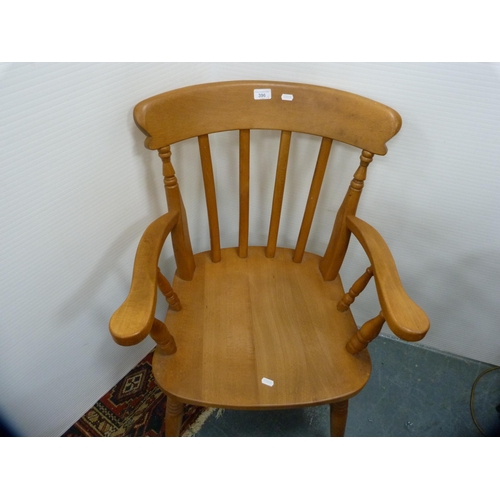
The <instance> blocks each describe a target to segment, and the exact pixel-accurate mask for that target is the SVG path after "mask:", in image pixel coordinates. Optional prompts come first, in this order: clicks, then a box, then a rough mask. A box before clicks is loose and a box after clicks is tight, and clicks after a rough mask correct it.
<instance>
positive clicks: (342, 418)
mask: <svg viewBox="0 0 500 500" xmlns="http://www.w3.org/2000/svg"><path fill="white" fill-rule="evenodd" d="M348 404H349V400H348V399H346V400H345V401H340V402H339V403H331V404H330V434H331V436H332V437H343V436H344V433H345V425H346V422H347V409H348Z"/></svg>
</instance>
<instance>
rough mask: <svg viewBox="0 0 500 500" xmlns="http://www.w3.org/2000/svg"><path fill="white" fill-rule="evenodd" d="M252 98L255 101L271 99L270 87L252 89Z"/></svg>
mask: <svg viewBox="0 0 500 500" xmlns="http://www.w3.org/2000/svg"><path fill="white" fill-rule="evenodd" d="M253 98H254V99H255V100H256V101H258V100H260V99H271V89H254V91H253Z"/></svg>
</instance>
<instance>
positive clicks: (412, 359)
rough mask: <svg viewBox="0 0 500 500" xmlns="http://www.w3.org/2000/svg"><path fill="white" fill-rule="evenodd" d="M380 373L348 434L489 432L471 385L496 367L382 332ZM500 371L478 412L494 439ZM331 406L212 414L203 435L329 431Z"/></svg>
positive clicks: (483, 389)
mask: <svg viewBox="0 0 500 500" xmlns="http://www.w3.org/2000/svg"><path fill="white" fill-rule="evenodd" d="M369 351H370V355H371V357H372V363H373V371H372V376H371V378H370V380H369V382H368V384H367V385H366V387H365V388H364V389H363V391H362V392H361V393H360V394H358V395H357V396H355V397H354V398H352V399H351V401H350V403H349V416H348V420H347V428H346V436H481V435H482V434H481V433H480V431H479V430H478V429H477V427H476V426H475V424H474V422H473V419H472V416H471V412H470V395H471V389H472V386H473V384H474V381H475V380H476V378H477V377H478V376H479V375H480V374H481V373H482V372H483V371H485V370H486V369H488V368H491V366H490V365H486V364H484V363H480V362H477V361H472V360H468V359H464V358H458V357H454V356H448V355H444V354H442V353H440V352H436V351H432V350H429V349H426V348H423V347H420V346H416V345H415V344H408V343H404V342H400V341H396V340H392V339H388V338H383V337H379V338H378V339H376V340H375V341H374V342H372V344H370V346H369ZM499 403H500V370H494V371H491V372H489V373H487V374H485V375H484V376H483V377H482V378H481V379H480V380H479V381H478V383H477V386H476V390H475V396H474V411H475V417H476V421H477V422H478V424H479V425H480V426H481V428H482V429H483V430H484V431H485V433H486V435H487V436H498V435H500V415H499V413H498V412H497V410H496V406H497V405H498V404H499ZM328 435H329V407H328V406H317V407H312V408H305V409H299V410H274V411H234V410H225V411H224V412H222V414H220V415H219V416H217V414H216V413H214V414H212V415H211V416H210V417H209V418H208V419H207V421H206V422H205V424H204V425H203V427H202V428H201V430H200V431H199V432H198V433H197V437H209V436H253V437H256V436H264V437H266V436H328Z"/></svg>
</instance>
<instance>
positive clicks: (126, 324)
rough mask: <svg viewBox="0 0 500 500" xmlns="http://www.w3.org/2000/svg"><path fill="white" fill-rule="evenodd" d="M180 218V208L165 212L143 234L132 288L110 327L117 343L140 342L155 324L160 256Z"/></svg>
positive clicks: (112, 318) (137, 254) (125, 344)
mask: <svg viewBox="0 0 500 500" xmlns="http://www.w3.org/2000/svg"><path fill="white" fill-rule="evenodd" d="M178 219H179V213H178V212H177V211H173V212H169V213H166V214H165V215H162V216H161V217H159V218H158V219H156V220H155V221H154V222H152V223H151V224H150V225H149V226H148V227H147V229H146V230H145V231H144V234H143V235H142V237H141V240H140V242H139V245H138V247H137V252H136V255H135V261H134V271H133V274H132V284H131V286H130V292H129V294H128V296H127V298H126V299H125V302H123V304H122V305H121V306H120V307H119V308H118V309H117V310H116V312H115V313H114V314H113V316H112V317H111V320H110V322H109V331H110V332H111V336H112V337H113V339H114V341H115V342H116V343H117V344H120V345H124V346H129V345H134V344H138V343H139V342H141V341H142V340H143V339H144V338H146V337H147V336H148V334H149V333H150V331H151V328H152V327H153V322H154V319H155V318H154V313H155V309H156V297H157V289H158V286H157V267H158V259H159V257H160V253H161V250H162V248H163V244H164V243H165V239H166V238H167V236H168V234H169V233H170V232H171V231H172V229H173V228H174V227H175V225H176V224H177V221H178Z"/></svg>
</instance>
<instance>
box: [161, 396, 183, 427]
mask: <svg viewBox="0 0 500 500" xmlns="http://www.w3.org/2000/svg"><path fill="white" fill-rule="evenodd" d="M183 413H184V403H181V402H180V401H179V400H177V399H175V398H173V397H172V396H168V397H167V411H166V414H165V436H167V437H179V435H180V432H181V424H182V415H183Z"/></svg>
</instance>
